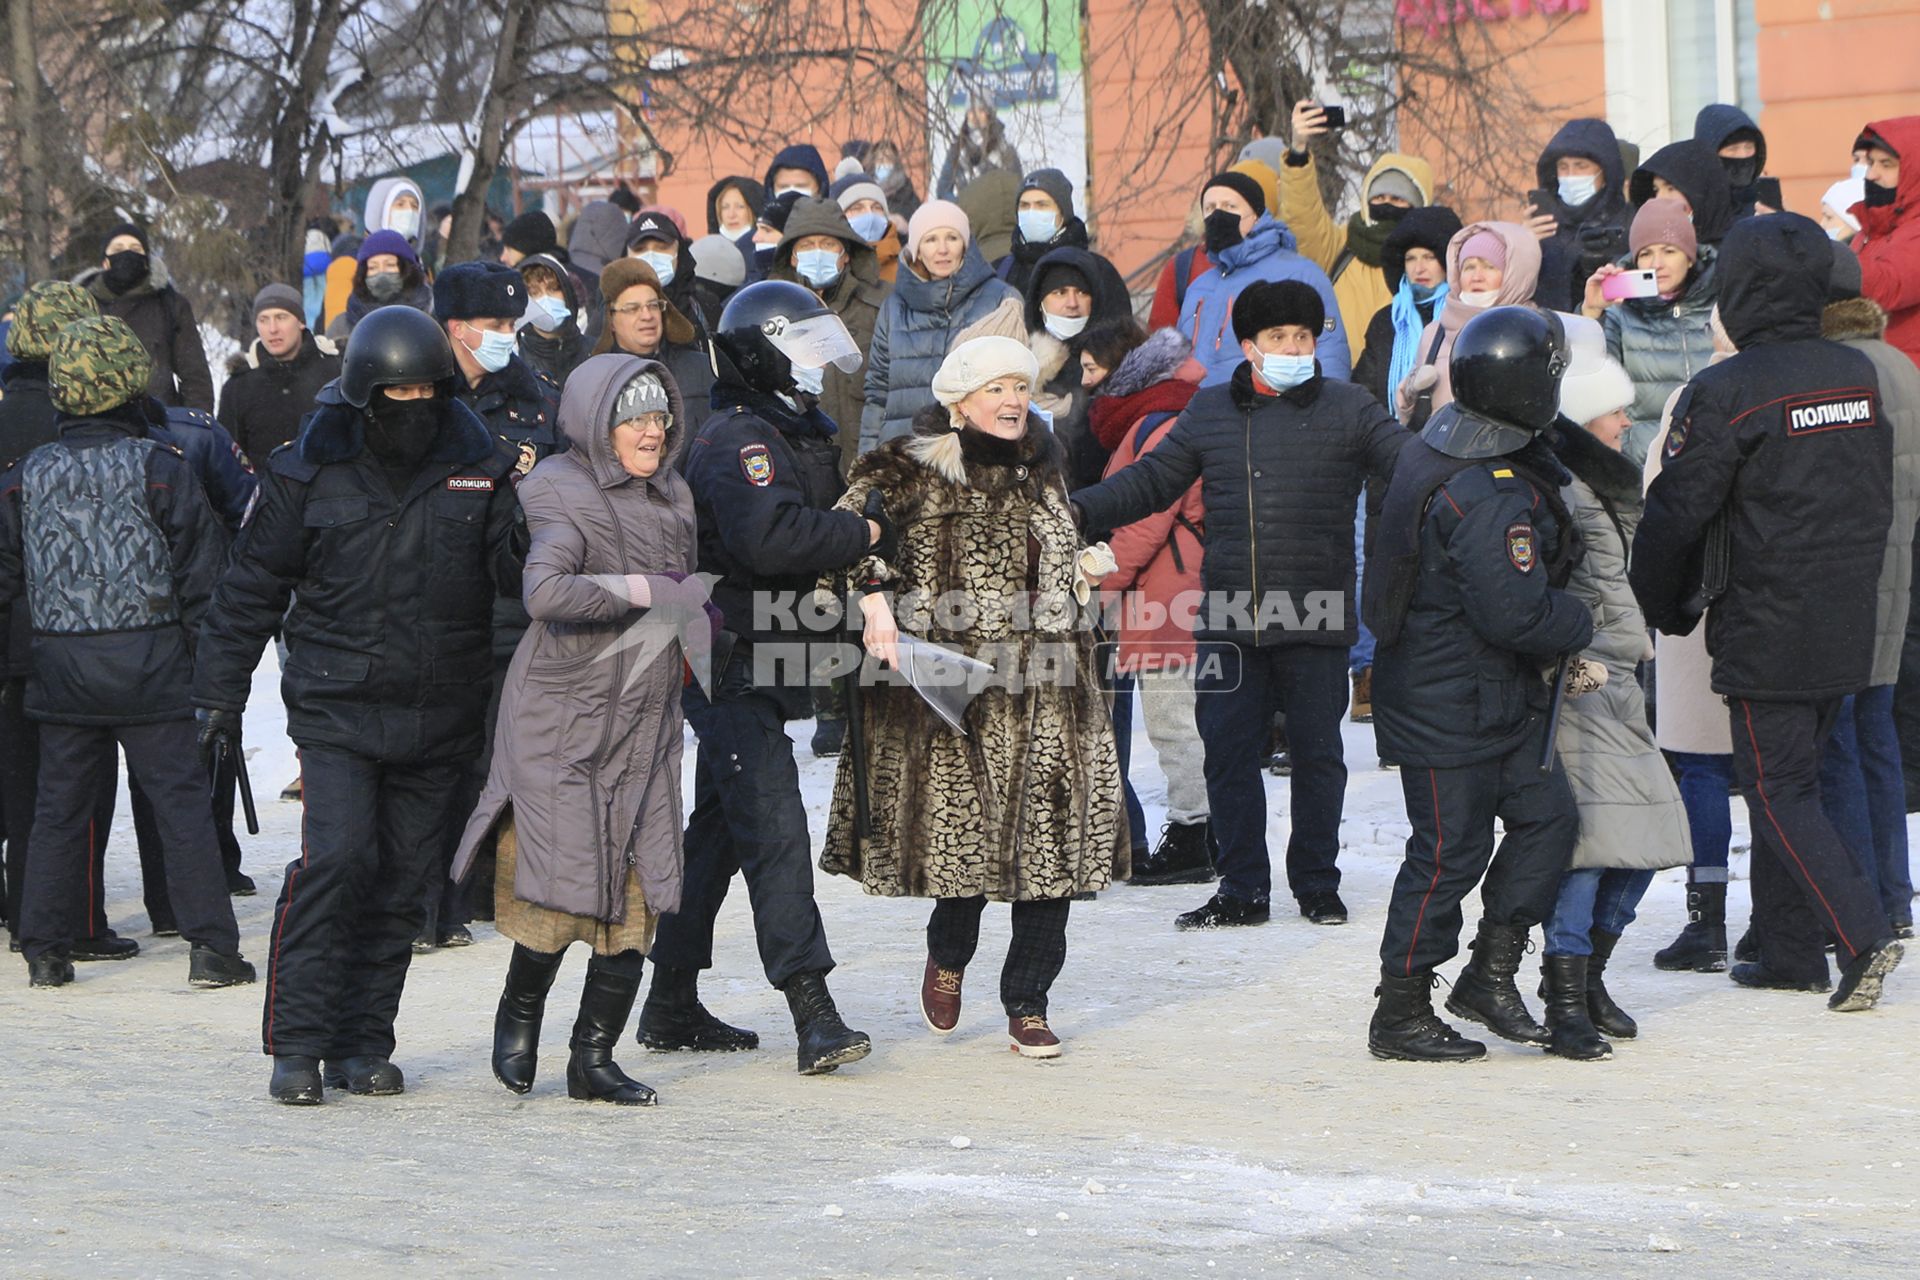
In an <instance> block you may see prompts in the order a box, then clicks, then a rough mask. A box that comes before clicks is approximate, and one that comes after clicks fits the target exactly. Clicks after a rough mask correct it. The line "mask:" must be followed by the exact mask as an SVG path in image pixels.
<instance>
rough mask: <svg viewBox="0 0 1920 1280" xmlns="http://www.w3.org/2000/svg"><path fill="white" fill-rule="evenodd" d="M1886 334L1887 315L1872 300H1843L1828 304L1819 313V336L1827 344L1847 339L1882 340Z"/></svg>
mask: <svg viewBox="0 0 1920 1280" xmlns="http://www.w3.org/2000/svg"><path fill="white" fill-rule="evenodd" d="M1886 332H1887V313H1886V311H1885V309H1883V308H1882V307H1881V305H1880V304H1879V303H1877V302H1875V301H1874V300H1873V299H1872V298H1845V299H1842V300H1841V301H1839V302H1829V303H1828V304H1827V306H1826V310H1824V311H1822V312H1821V313H1820V336H1821V337H1823V338H1825V339H1827V340H1828V341H1829V342H1845V341H1846V340H1847V339H1849V338H1882V337H1885V336H1886Z"/></svg>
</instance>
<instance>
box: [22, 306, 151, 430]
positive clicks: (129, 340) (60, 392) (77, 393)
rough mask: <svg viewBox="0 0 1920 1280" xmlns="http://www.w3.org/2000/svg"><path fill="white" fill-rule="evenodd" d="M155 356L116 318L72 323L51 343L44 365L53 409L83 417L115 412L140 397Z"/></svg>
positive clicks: (108, 317)
mask: <svg viewBox="0 0 1920 1280" xmlns="http://www.w3.org/2000/svg"><path fill="white" fill-rule="evenodd" d="M152 373H153V357H152V356H149V355H148V354H147V349H146V348H145V347H143V346H141V345H140V339H139V338H137V337H135V336H134V332H133V330H132V329H130V328H128V327H127V322H126V321H124V320H122V319H120V318H119V317H118V316H94V317H91V318H89V319H86V320H76V321H74V322H73V323H72V324H70V325H68V326H67V327H66V328H64V329H62V330H61V331H60V336H59V337H57V338H55V339H54V340H53V355H52V357H51V358H50V359H49V360H48V362H47V375H48V377H47V381H48V382H49V383H50V384H51V389H52V393H53V407H54V408H56V409H58V410H59V411H60V412H62V413H69V414H75V415H86V414H93V413H105V412H106V411H107V410H109V409H117V408H119V407H120V406H121V405H123V404H126V403H127V402H128V401H130V400H133V399H134V398H135V397H137V396H140V395H144V394H145V393H146V390H147V379H148V378H149V377H150V376H152Z"/></svg>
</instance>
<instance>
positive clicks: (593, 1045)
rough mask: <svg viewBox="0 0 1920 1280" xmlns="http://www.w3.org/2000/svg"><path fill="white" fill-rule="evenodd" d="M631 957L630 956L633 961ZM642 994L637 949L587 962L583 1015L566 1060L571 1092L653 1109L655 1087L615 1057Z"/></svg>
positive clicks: (569, 1095)
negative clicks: (629, 1072)
mask: <svg viewBox="0 0 1920 1280" xmlns="http://www.w3.org/2000/svg"><path fill="white" fill-rule="evenodd" d="M628 957H631V959H629V958H628ZM639 994H640V957H639V955H638V954H637V953H634V952H623V953H622V954H621V955H619V956H595V957H594V958H593V959H592V960H591V961H589V962H588V964H587V982H586V986H584V987H582V988H581V990H580V1019H579V1021H577V1022H575V1023H574V1024H573V1041H572V1049H573V1053H572V1056H570V1057H569V1058H568V1059H567V1096H568V1097H569V1098H579V1099H582V1100H587V1099H591V1100H594V1101H599V1102H612V1103H616V1104H618V1105H620V1106H623V1107H650V1106H652V1105H653V1104H654V1101H655V1095H654V1092H653V1090H652V1089H649V1088H648V1087H647V1086H646V1085H644V1084H641V1083H640V1082H639V1081H638V1080H635V1079H633V1078H632V1077H631V1076H629V1075H628V1074H627V1073H626V1072H624V1071H622V1070H621V1069H620V1068H619V1066H618V1065H617V1064H616V1063H615V1062H614V1060H613V1046H614V1045H616V1044H618V1043H619V1042H620V1033H621V1032H622V1031H624V1030H625V1029H626V1026H627V1018H628V1017H629V1016H630V1015H631V1014H632V1013H633V1002H634V999H635V997H637V996H638V995H639Z"/></svg>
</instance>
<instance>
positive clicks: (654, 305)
mask: <svg viewBox="0 0 1920 1280" xmlns="http://www.w3.org/2000/svg"><path fill="white" fill-rule="evenodd" d="M607 310H609V311H611V312H612V313H613V314H614V315H616V316H630V315H632V314H633V313H634V312H636V311H651V312H653V313H654V314H655V315H665V314H666V311H667V304H666V303H665V302H663V301H661V300H660V299H659V298H655V299H654V300H653V301H652V302H622V303H621V304H619V305H618V306H615V307H609V308H607Z"/></svg>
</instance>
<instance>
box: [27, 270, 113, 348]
mask: <svg viewBox="0 0 1920 1280" xmlns="http://www.w3.org/2000/svg"><path fill="white" fill-rule="evenodd" d="M99 314H100V308H99V307H97V306H95V305H94V303H93V295H92V294H90V293H88V292H87V291H86V290H85V289H82V288H81V287H80V286H79V285H77V284H68V283H67V282H66V281H65V280H42V281H41V282H40V283H39V284H36V285H34V286H33V287H32V288H31V289H28V290H27V291H26V292H25V293H23V294H21V295H20V301H19V302H18V303H16V304H14V308H13V328H12V329H10V330H8V332H7V350H8V351H11V352H12V353H13V358H14V359H16V360H45V359H46V358H47V357H48V356H50V355H52V354H53V339H54V336H55V335H56V334H58V333H59V332H60V331H61V330H62V329H64V328H66V327H67V326H68V325H70V324H72V323H73V322H74V321H75V320H87V319H91V318H92V317H94V316H97V315H99Z"/></svg>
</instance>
